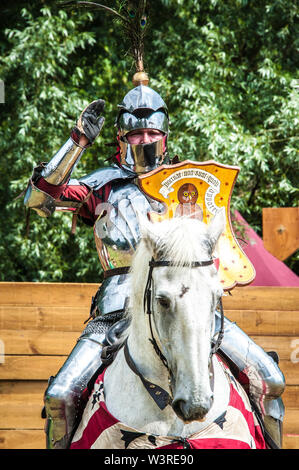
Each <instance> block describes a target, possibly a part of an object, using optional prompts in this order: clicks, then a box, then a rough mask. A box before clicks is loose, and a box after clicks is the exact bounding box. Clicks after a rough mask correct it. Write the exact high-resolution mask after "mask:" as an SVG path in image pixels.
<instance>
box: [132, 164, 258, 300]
mask: <svg viewBox="0 0 299 470" xmlns="http://www.w3.org/2000/svg"><path fill="white" fill-rule="evenodd" d="M239 171H240V169H239V168H238V167H236V166H228V165H223V164H221V163H217V162H215V161H212V160H210V161H206V162H193V161H191V160H185V161H184V162H181V163H176V164H174V165H162V166H160V167H159V168H157V169H155V170H153V171H151V172H150V173H147V174H146V175H142V176H139V178H138V179H139V184H140V186H141V188H142V190H143V191H144V192H145V193H146V194H148V195H149V196H150V197H151V198H153V199H156V200H158V201H159V202H162V203H163V204H164V205H165V211H164V213H160V214H157V213H155V212H151V213H150V218H151V220H152V221H153V222H161V221H162V220H164V219H166V218H172V217H178V216H189V217H193V218H197V219H199V220H201V221H203V222H204V223H206V224H209V223H210V221H211V220H212V218H213V217H214V215H215V214H216V212H217V211H218V210H219V209H220V208H221V207H225V213H226V221H227V223H226V228H225V231H224V233H223V234H222V236H221V237H220V239H219V242H218V247H217V253H215V257H216V259H215V264H216V266H217V268H218V271H219V276H220V280H221V283H222V285H223V289H224V290H227V291H228V290H231V289H233V288H234V287H235V286H242V285H243V286H244V285H248V284H250V283H251V282H252V281H253V280H254V278H255V269H254V267H253V265H252V263H251V262H250V260H249V259H248V257H247V256H246V254H245V253H244V252H243V250H242V248H241V246H240V245H239V243H238V241H237V238H236V236H235V234H234V231H233V228H232V224H231V218H230V200H231V195H232V191H233V187H234V184H235V181H236V179H237V176H238V173H239Z"/></svg>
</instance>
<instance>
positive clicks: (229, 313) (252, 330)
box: [224, 305, 299, 337]
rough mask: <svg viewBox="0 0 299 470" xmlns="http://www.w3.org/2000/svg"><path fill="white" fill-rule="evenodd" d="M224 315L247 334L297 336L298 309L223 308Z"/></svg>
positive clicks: (298, 323)
mask: <svg viewBox="0 0 299 470" xmlns="http://www.w3.org/2000/svg"><path fill="white" fill-rule="evenodd" d="M253 306H254V305H252V306H251V307H253ZM224 315H225V316H226V317H227V318H228V319H229V320H231V321H233V322H236V323H237V325H238V326H239V327H240V328H241V329H242V330H244V331H245V332H246V333H247V334H248V335H271V336H273V335H280V336H298V337H299V311H295V310H281V311H279V310H275V311H273V310H255V309H254V310H253V309H251V310H241V309H238V310H229V309H225V310H224Z"/></svg>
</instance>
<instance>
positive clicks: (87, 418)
mask: <svg viewBox="0 0 299 470" xmlns="http://www.w3.org/2000/svg"><path fill="white" fill-rule="evenodd" d="M140 222H141V241H140V244H139V246H138V248H137V251H136V253H135V256H134V257H133V262H132V267H131V274H130V275H131V285H132V293H134V295H132V296H131V300H130V305H129V309H128V312H127V316H128V318H129V320H130V324H129V327H128V329H127V330H126V331H125V335H126V337H125V338H123V340H125V341H124V344H125V346H124V347H122V348H120V349H119V351H118V353H117V355H116V357H115V359H114V361H113V362H112V363H111V364H110V365H109V367H107V369H106V370H105V373H104V374H102V375H101V376H100V377H99V378H98V380H97V381H96V383H95V385H94V390H93V392H92V394H91V396H90V398H89V401H88V403H87V406H86V408H85V411H84V414H83V418H82V421H81V423H80V425H79V427H78V429H77V431H76V434H75V436H74V438H73V444H72V447H73V448H86V447H88V448H90V447H91V448H109V449H111V448H157V447H158V448H162V447H165V448H173V447H176V448H177V447H180V446H183V447H184V446H187V447H198V448H199V447H206V448H207V447H208V448H210V447H212V448H213V447H231V448H236V447H239V448H240V447H241V448H256V447H263V445H264V444H263V438H262V436H261V434H260V429H259V426H258V423H257V421H256V418H255V416H254V415H253V414H252V411H251V408H250V403H249V400H248V398H247V395H246V394H245V392H244V390H243V388H242V387H241V386H240V385H239V384H238V383H237V382H236V381H235V380H234V378H233V376H232V374H231V373H230V371H229V369H228V368H227V367H226V365H225V364H223V362H222V361H221V360H220V359H219V357H218V355H216V354H211V352H213V350H212V345H213V344H215V342H216V344H217V338H216V337H214V330H215V309H216V307H217V305H218V302H219V301H220V299H221V297H222V295H223V290H222V287H221V284H220V282H219V279H218V273H217V270H216V268H215V266H214V263H213V260H212V254H213V251H214V248H215V246H216V243H217V241H218V239H219V237H220V235H221V234H222V232H223V230H224V228H225V223H226V222H225V214H224V211H223V210H220V211H219V212H218V213H217V215H216V216H215V217H214V218H213V220H212V222H211V223H210V224H209V225H206V224H204V223H203V222H200V221H198V220H194V219H189V218H173V219H171V220H167V221H163V222H159V223H156V224H152V223H151V222H149V221H148V220H141V221H140ZM232 395H233V396H234V399H232ZM236 396H237V397H238V399H239V402H240V403H241V408H242V410H241V411H240V410H238V409H237V408H236V401H238V400H236ZM232 402H233V403H234V405H233V404H232ZM248 421H250V423H249V422H248ZM228 442H229V444H227V443H228Z"/></svg>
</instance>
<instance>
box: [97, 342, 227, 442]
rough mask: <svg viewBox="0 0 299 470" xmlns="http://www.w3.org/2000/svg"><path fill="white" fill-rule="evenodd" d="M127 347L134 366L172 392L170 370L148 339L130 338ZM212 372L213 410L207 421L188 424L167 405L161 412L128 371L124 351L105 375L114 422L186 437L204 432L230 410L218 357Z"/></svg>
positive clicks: (145, 430)
mask: <svg viewBox="0 0 299 470" xmlns="http://www.w3.org/2000/svg"><path fill="white" fill-rule="evenodd" d="M128 346H129V351H130V355H131V357H132V359H133V360H134V363H135V365H136V366H137V368H138V370H139V371H140V372H141V373H142V374H143V375H144V377H145V378H146V379H148V380H149V381H151V382H153V383H155V384H156V385H159V386H160V387H162V388H164V389H165V390H166V391H169V388H168V374H167V370H166V368H165V367H164V365H163V364H162V362H161V361H160V359H159V358H158V356H157V355H156V353H155V352H154V350H153V347H152V345H151V343H150V342H149V340H148V336H146V335H142V334H141V335H140V336H139V337H138V338H136V337H134V336H133V335H132V336H129V338H128ZM213 372H214V378H213V381H214V385H213V388H214V404H213V406H212V408H211V409H210V411H209V412H208V414H207V416H206V418H205V420H204V421H202V422H198V421H193V422H191V423H189V424H185V423H184V422H183V421H181V420H180V419H179V418H178V417H177V416H176V414H175V413H174V411H173V409H172V407H171V406H169V405H168V406H167V407H166V408H165V409H164V410H163V411H161V410H160V409H159V408H158V406H157V404H156V403H155V401H154V400H153V398H152V397H151V396H150V395H149V393H148V391H147V390H146V389H145V387H144V386H143V384H142V382H141V380H140V378H139V377H138V376H137V375H136V374H134V372H133V371H132V370H131V369H130V368H129V366H128V364H127V363H126V360H125V357H124V352H123V349H122V350H121V351H120V352H119V353H118V355H117V357H116V359H115V361H114V362H113V363H112V364H111V365H110V366H109V368H108V369H107V371H106V374H105V381H104V389H105V397H106V405H107V408H108V410H109V411H110V413H111V414H112V415H113V416H114V417H115V418H117V419H118V420H119V421H121V422H123V423H124V424H126V425H128V426H130V427H132V428H134V429H137V430H138V431H141V432H147V433H153V434H160V435H165V436H166V435H171V436H181V437H187V436H190V435H191V434H194V433H196V432H199V431H200V430H202V429H204V428H205V427H206V426H208V425H209V424H210V423H212V422H213V421H214V420H215V419H216V418H217V417H218V416H220V415H221V414H222V413H223V412H224V411H225V410H226V408H227V405H228V402H229V390H230V389H229V385H228V382H227V378H226V376H225V374H224V372H223V368H222V367H221V365H220V364H219V363H218V360H217V359H216V357H214V358H213ZM132 403H133V404H134V407H132Z"/></svg>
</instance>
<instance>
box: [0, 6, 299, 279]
mask: <svg viewBox="0 0 299 470" xmlns="http://www.w3.org/2000/svg"><path fill="white" fill-rule="evenodd" d="M151 3H152V11H151V28H150V33H149V36H148V39H147V42H146V55H145V57H146V65H147V68H148V71H149V73H150V77H151V82H150V85H151V86H152V87H153V88H154V89H156V90H157V91H159V92H160V93H161V94H162V96H163V98H164V99H165V101H166V102H167V104H168V105H169V111H170V115H171V133H170V137H169V148H170V153H171V154H172V155H174V154H178V155H179V156H180V158H181V159H186V158H189V159H192V160H198V161H203V160H208V159H214V160H217V161H219V162H222V163H227V164H232V165H238V166H240V168H241V171H240V174H239V177H238V181H237V184H236V187H235V190H234V195H233V198H232V205H233V207H234V208H236V209H238V210H239V211H240V212H241V213H242V215H243V216H244V217H245V218H246V219H247V220H248V222H249V223H250V224H252V226H253V227H254V228H255V229H256V230H257V231H258V232H259V233H260V234H261V217H262V215H261V214H262V208H263V207H290V206H296V205H298V185H297V181H298V179H297V176H298V171H297V169H298V132H297V131H298V121H299V119H298V107H299V106H298V104H299V99H298V87H299V80H298V63H297V62H298V61H297V60H296V53H297V52H298V42H297V44H296V41H298V31H297V30H296V21H297V19H298V11H297V7H296V2H293V1H292V0H266V1H263V2H262V1H260V0H252V1H249V0H227V1H225V2H224V1H220V0H219V1H218V0H192V1H191V0H184V1H182V0H155V2H151ZM106 4H107V5H109V6H111V7H114V6H115V2H112V0H110V1H107V2H106ZM2 9H3V15H2V19H1V21H2V26H3V27H2V30H1V33H0V54H1V57H0V78H1V79H3V80H4V82H5V104H0V110H1V117H2V119H1V124H0V126H1V127H0V137H1V150H2V151H1V160H0V188H1V195H0V197H1V213H0V222H1V226H0V231H1V245H0V259H1V267H2V269H1V275H0V280H2V281H4V280H6V281H49V282H51V281H64V282H98V280H100V274H101V268H100V265H99V261H98V258H97V254H96V251H95V246H94V241H93V233H92V229H91V228H90V227H87V226H84V225H83V224H80V225H79V226H78V228H77V232H76V235H75V237H74V236H72V235H71V234H70V225H71V217H70V215H68V214H62V213H55V214H54V216H52V217H51V218H49V219H43V218H39V217H38V215H37V214H36V213H35V212H33V213H31V215H30V225H29V234H27V233H26V220H25V217H24V208H23V204H22V199H18V200H15V198H16V196H17V195H18V194H19V193H20V192H21V191H22V190H23V189H24V188H25V187H26V185H27V181H28V178H29V176H30V174H31V172H32V169H33V167H34V166H36V165H37V164H38V163H39V162H47V161H48V160H49V159H50V158H51V157H52V156H53V155H54V153H55V152H56V151H57V150H58V149H59V147H60V146H61V145H62V144H63V143H64V141H65V140H66V139H67V138H68V136H69V131H70V129H71V128H72V126H73V124H74V121H75V119H76V117H77V116H78V115H79V113H80V111H81V110H82V109H83V108H84V106H86V104H87V103H88V102H90V101H92V100H94V99H96V98H104V99H105V100H106V122H105V126H104V130H103V132H102V134H101V136H100V138H99V139H98V141H97V142H96V144H95V145H94V146H93V147H92V148H91V149H89V150H88V151H87V152H86V153H85V154H84V157H83V158H82V160H81V162H80V165H79V166H78V167H77V170H76V176H79V175H84V174H86V173H88V172H90V171H92V170H94V169H95V168H97V167H98V166H103V165H107V164H108V162H107V161H106V159H107V158H108V157H110V156H111V153H112V152H113V150H111V147H107V146H105V144H107V143H109V142H113V141H115V128H114V119H115V115H116V105H117V103H119V102H120V100H121V99H122V97H123V96H124V94H125V93H126V92H127V91H128V90H129V89H130V88H131V77H132V75H133V72H134V70H133V68H132V64H131V62H130V60H129V58H128V57H127V56H126V54H125V50H124V48H123V41H122V37H121V33H120V31H119V30H118V28H117V25H116V24H115V22H114V21H113V19H112V18H111V16H108V15H107V14H105V13H103V12H92V13H91V12H87V11H81V10H80V11H78V10H76V11H65V10H63V9H62V8H61V7H60V6H59V4H57V2H53V1H52V2H38V1H37V0H35V1H33V2H30V5H28V3H27V2H18V3H17V4H15V6H11V5H9V3H8V2H7V3H6V4H5V5H4V6H3V7H2ZM297 259H298V258H296V256H293V257H292V258H291V259H290V260H289V265H290V266H291V267H292V268H293V269H295V264H296V260H297Z"/></svg>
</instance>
